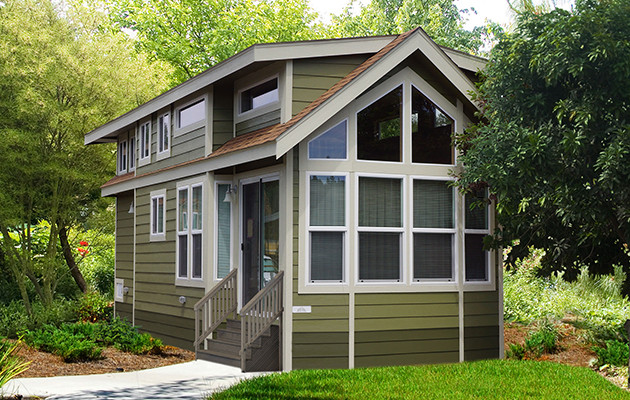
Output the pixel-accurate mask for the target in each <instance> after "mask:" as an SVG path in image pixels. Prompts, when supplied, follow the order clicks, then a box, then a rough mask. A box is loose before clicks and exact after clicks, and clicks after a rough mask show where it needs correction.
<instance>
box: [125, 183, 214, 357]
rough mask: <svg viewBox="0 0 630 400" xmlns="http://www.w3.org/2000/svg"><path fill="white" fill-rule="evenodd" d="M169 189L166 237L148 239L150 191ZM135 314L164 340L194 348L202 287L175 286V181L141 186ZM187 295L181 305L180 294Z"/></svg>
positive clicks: (136, 320)
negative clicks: (160, 239) (155, 239)
mask: <svg viewBox="0 0 630 400" xmlns="http://www.w3.org/2000/svg"><path fill="white" fill-rule="evenodd" d="M160 189H166V240H164V241H155V242H151V241H150V240H149V237H150V235H149V230H150V227H149V219H150V201H151V195H150V193H151V191H155V190H160ZM136 203H137V206H136V235H137V239H136V316H135V323H136V325H138V326H141V327H142V329H143V330H144V331H146V332H149V333H151V334H152V335H154V336H156V337H159V338H160V339H162V340H163V341H164V342H165V343H167V344H171V345H175V346H179V347H184V348H191V347H192V341H193V340H194V338H193V336H194V323H195V321H194V312H193V310H192V307H193V306H194V304H195V303H196V302H197V301H198V300H199V299H200V298H201V297H202V296H203V294H204V291H203V289H199V288H188V287H179V286H175V268H176V263H175V257H176V253H175V246H176V237H175V228H176V226H175V222H176V212H177V210H176V188H175V182H167V183H164V184H161V185H155V186H151V187H147V188H142V189H138V191H137V198H136ZM180 296H185V297H186V303H185V304H181V303H180V302H179V297H180Z"/></svg>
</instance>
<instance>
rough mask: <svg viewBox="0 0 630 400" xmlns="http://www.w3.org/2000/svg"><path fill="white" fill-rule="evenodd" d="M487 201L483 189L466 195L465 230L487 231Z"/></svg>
mask: <svg viewBox="0 0 630 400" xmlns="http://www.w3.org/2000/svg"><path fill="white" fill-rule="evenodd" d="M487 201H488V196H487V193H486V190H485V189H483V190H479V191H476V192H473V193H469V194H467V195H466V200H465V202H466V205H465V207H466V209H465V210H466V229H488V205H487Z"/></svg>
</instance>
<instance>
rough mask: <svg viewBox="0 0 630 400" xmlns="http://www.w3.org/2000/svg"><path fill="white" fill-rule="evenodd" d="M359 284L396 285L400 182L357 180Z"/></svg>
mask: <svg viewBox="0 0 630 400" xmlns="http://www.w3.org/2000/svg"><path fill="white" fill-rule="evenodd" d="M358 230H359V233H358V236H359V281H371V280H391V281H400V280H401V279H402V276H401V275H402V274H401V264H402V260H401V241H402V239H401V238H402V235H403V224H402V179H400V178H375V177H364V176H362V177H359V228H358Z"/></svg>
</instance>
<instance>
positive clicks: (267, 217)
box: [262, 181, 280, 286]
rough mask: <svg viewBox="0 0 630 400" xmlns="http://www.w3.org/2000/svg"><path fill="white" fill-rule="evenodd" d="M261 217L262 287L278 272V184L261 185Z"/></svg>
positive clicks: (273, 182)
mask: <svg viewBox="0 0 630 400" xmlns="http://www.w3.org/2000/svg"><path fill="white" fill-rule="evenodd" d="M262 192H263V193H262V195H263V204H262V207H263V209H262V211H263V212H262V214H263V215H262V217H263V238H262V239H263V240H262V243H263V282H262V284H263V286H264V285H265V284H266V283H267V282H269V281H270V280H271V278H273V277H274V276H275V275H276V273H277V272H278V256H279V252H278V250H279V249H278V242H279V238H280V219H279V217H280V182H279V181H269V182H263V184H262Z"/></svg>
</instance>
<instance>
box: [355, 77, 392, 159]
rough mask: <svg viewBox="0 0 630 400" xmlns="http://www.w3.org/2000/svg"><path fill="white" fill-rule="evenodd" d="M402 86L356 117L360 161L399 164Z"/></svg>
mask: <svg viewBox="0 0 630 400" xmlns="http://www.w3.org/2000/svg"><path fill="white" fill-rule="evenodd" d="M402 93H403V90H402V85H401V86H399V87H398V88H396V89H394V90H392V91H391V92H389V93H388V94H386V95H385V96H383V97H381V98H380V99H379V100H377V101H376V102H374V103H372V104H371V105H370V106H368V107H367V108H364V109H363V110H361V111H360V112H359V113H358V114H357V143H358V158H359V159H360V160H377V161H401V160H402V141H401V140H400V136H401V118H400V116H401V109H402Z"/></svg>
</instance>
